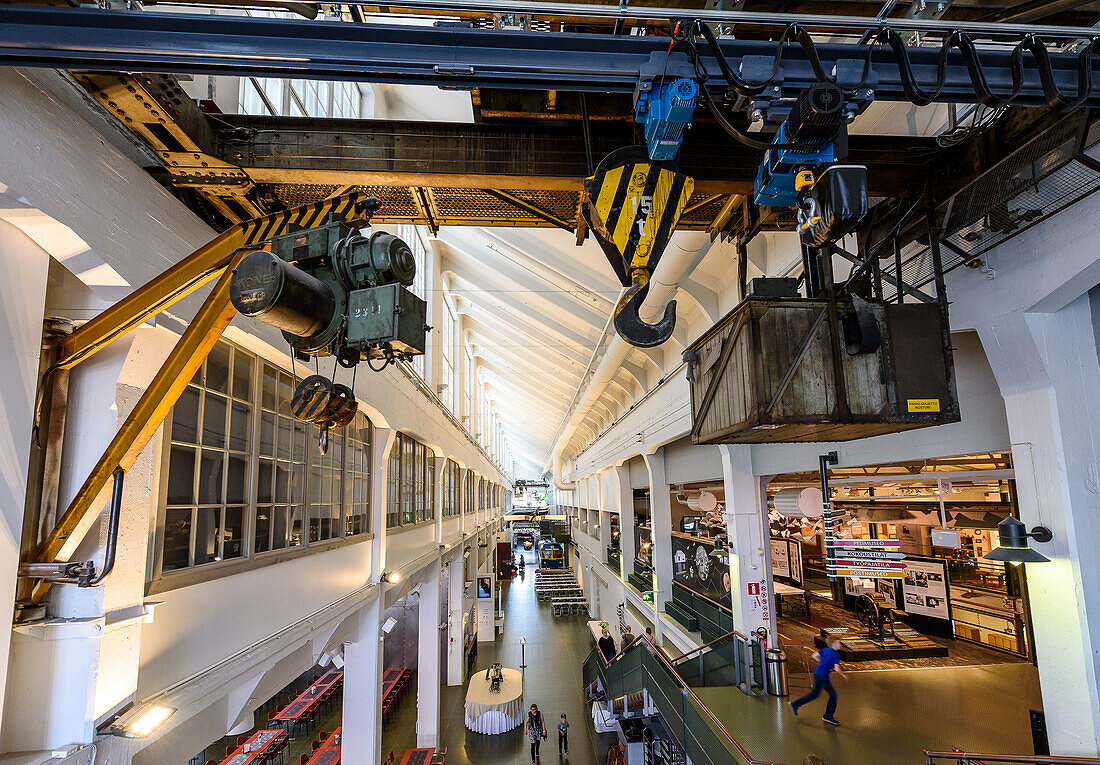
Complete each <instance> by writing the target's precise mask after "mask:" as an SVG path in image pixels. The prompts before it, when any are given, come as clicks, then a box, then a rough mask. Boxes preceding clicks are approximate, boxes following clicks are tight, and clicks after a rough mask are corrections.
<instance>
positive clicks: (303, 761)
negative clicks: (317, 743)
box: [298, 754, 309, 765]
mask: <svg viewBox="0 0 1100 765" xmlns="http://www.w3.org/2000/svg"><path fill="white" fill-rule="evenodd" d="M298 762H300V763H301V765H306V763H307V762H309V755H308V754H303V755H302V759H300V760H299V761H298Z"/></svg>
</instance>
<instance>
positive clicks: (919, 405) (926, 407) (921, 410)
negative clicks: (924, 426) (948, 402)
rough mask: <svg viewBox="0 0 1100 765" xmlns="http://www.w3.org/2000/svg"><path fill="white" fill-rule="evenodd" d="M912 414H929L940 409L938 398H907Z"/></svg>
mask: <svg viewBox="0 0 1100 765" xmlns="http://www.w3.org/2000/svg"><path fill="white" fill-rule="evenodd" d="M906 403H907V404H908V405H909V412H910V414H927V413H929V412H938V411H940V400H939V399H938V398H910V399H906Z"/></svg>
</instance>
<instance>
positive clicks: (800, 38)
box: [692, 21, 832, 98]
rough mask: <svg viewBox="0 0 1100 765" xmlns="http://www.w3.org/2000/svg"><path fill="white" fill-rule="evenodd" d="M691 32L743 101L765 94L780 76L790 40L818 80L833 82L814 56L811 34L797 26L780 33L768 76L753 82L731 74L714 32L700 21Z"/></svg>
mask: <svg viewBox="0 0 1100 765" xmlns="http://www.w3.org/2000/svg"><path fill="white" fill-rule="evenodd" d="M692 32H693V36H694V35H695V34H701V35H702V36H703V39H705V40H706V41H707V46H708V47H709V48H710V50H711V53H712V54H714V58H715V59H716V60H717V61H718V68H719V69H721V70H722V76H723V77H725V78H726V81H727V82H728V83H729V84H730V87H732V88H733V90H734V91H735V92H736V93H737V95H739V96H742V97H744V98H752V97H754V96H758V95H760V94H761V93H762V92H764V88H766V87H768V85H770V84H771V83H772V82H773V81H774V80H775V78H776V77H777V76H778V75H779V72H780V69H781V67H782V66H783V53H784V50H785V46H786V44H787V42H788V41H789V40H790V38H792V37H793V38H794V39H795V40H796V41H797V42H798V44H799V45H800V46H801V47H802V51H803V52H804V53H805V54H806V60H807V61H808V62H809V64H810V68H811V69H813V71H814V76H815V77H816V78H817V81H818V82H832V79H830V77H829V75H828V74H826V73H825V67H824V66H822V64H821V57H820V56H818V55H817V46H816V45H815V44H814V41H813V38H812V37H811V36H810V33H809V32H807V31H806V30H805V29H803V28H802V27H800V26H798V25H797V24H791V25H790V26H788V27H787V28H786V29H784V30H783V34H782V35H780V36H779V40H778V42H776V44H775V60H774V61H773V62H772V70H771V73H770V74H768V76H767V77H765V78H764V79H763V80H757V81H755V82H753V81H751V80H746V79H744V78H742V77H741V76H740V75H739V74H737V73H736V72H735V71H733V67H731V66H730V63H729V60H727V59H726V54H725V53H723V52H722V47H721V46H720V45H719V44H718V38H716V37H715V36H714V31H713V30H712V29H711V28H710V27H709V26H707V25H706V24H704V23H702V22H700V21H696V22H695V23H694V25H693V30H692Z"/></svg>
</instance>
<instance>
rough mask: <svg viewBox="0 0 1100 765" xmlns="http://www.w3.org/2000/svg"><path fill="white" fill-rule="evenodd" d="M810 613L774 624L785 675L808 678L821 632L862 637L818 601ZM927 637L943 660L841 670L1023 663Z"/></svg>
mask: <svg viewBox="0 0 1100 765" xmlns="http://www.w3.org/2000/svg"><path fill="white" fill-rule="evenodd" d="M810 612H811V614H812V615H811V617H810V619H809V621H807V620H806V619H805V618H804V617H801V616H798V617H780V618H779V619H778V620H777V623H776V626H777V628H778V630H779V638H780V643H781V647H782V648H783V650H784V651H786V652H787V659H788V661H789V662H790V663H789V664H788V671H790V672H791V673H798V672H802V673H807V674H808V673H809V672H811V671H812V670H813V666H814V665H813V663H812V659H811V658H810V654H812V653H813V652H814V651H815V650H816V649H815V647H814V637H815V636H817V635H818V634H819V632H820V630H821V629H822V628H826V627H847V628H849V629H850V630H852V633H853V634H855V635H862V634H865V633H866V627H864V626H863V625H862V624H861V623H860V621H859V619H858V618H856V615H855V614H854V613H852V612H851V611H848V610H845V609H843V608H840V607H839V606H836V605H834V604H833V603H831V602H829V601H827V600H824V599H822V598H814V599H813V602H812V605H811V608H810ZM927 637H928V638H929V640H931V641H933V642H934V643H936V644H937V645H940V646H943V647H945V648H947V656H937V657H930V658H906V659H880V660H873V661H860V662H849V663H846V664H845V665H844V668H845V670H853V671H862V670H870V669H901V668H906V669H915V668H928V667H963V666H975V665H989V664H1020V663H1025V664H1026V663H1027V661H1026V659H1023V658H1021V657H1019V656H1015V655H1013V654H1010V653H1005V652H1004V651H997V650H995V649H992V648H986V647H985V646H981V645H978V644H977V643H971V642H968V641H965V640H951V639H949V638H940V637H936V636H934V635H929V636H927Z"/></svg>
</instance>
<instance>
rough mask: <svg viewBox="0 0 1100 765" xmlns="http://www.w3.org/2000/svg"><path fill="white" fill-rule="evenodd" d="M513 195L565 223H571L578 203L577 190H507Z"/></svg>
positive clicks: (578, 195) (578, 193) (578, 194)
mask: <svg viewBox="0 0 1100 765" xmlns="http://www.w3.org/2000/svg"><path fill="white" fill-rule="evenodd" d="M507 192H508V193H509V194H511V195H512V196H514V197H519V198H520V199H522V200H523V201H524V202H528V203H529V204H532V205H534V206H535V207H537V208H539V209H540V210H545V211H546V212H548V213H550V214H551V215H553V216H554V217H555V218H560V219H561V220H563V221H566V222H567V223H573V222H575V221H574V218H575V217H576V215H577V208H578V205H579V204H580V192H579V191H552V190H550V191H537V190H535V191H533V190H531V189H520V190H510V189H509V190H507Z"/></svg>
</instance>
